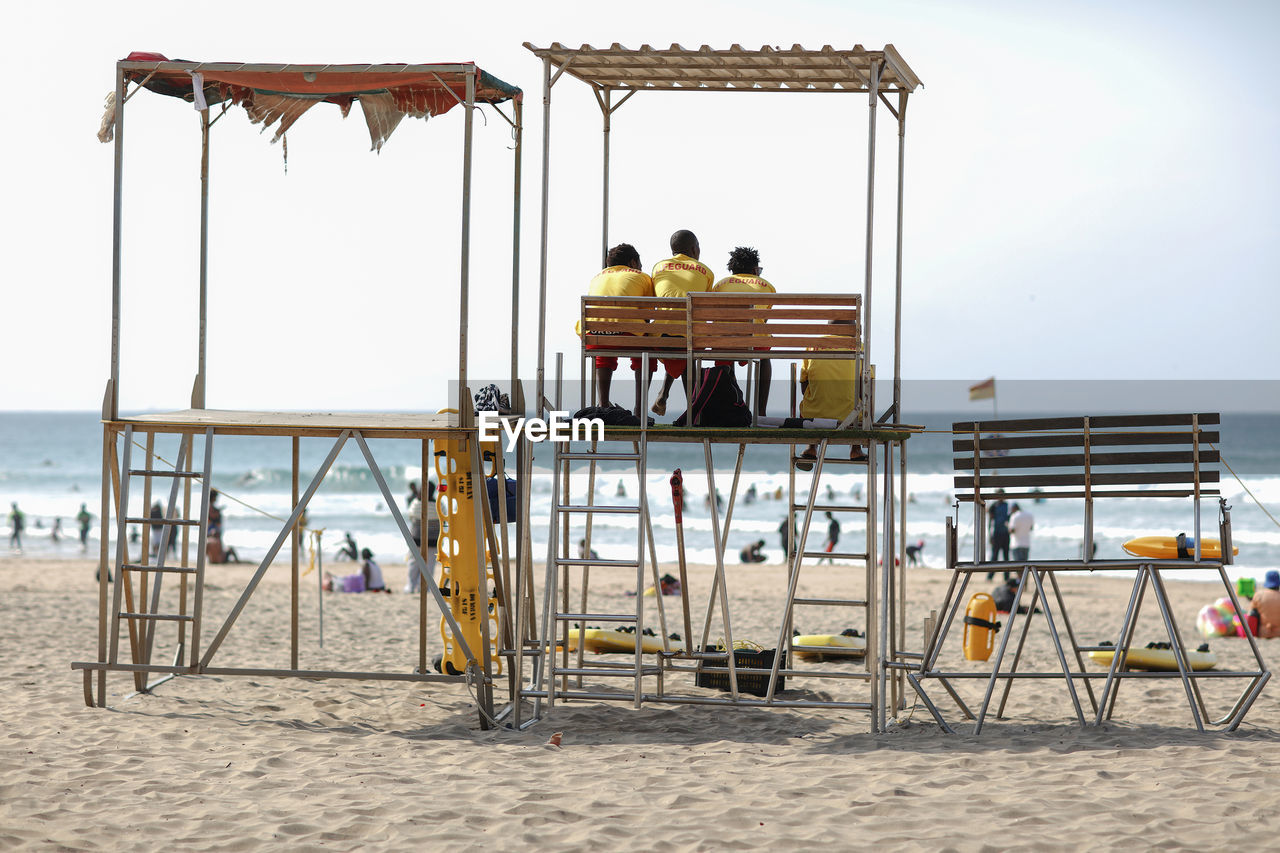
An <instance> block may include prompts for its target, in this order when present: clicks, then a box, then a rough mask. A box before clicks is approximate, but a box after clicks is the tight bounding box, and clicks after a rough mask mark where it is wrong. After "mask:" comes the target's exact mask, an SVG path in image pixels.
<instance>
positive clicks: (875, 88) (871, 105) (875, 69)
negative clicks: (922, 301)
mask: <svg viewBox="0 0 1280 853" xmlns="http://www.w3.org/2000/svg"><path fill="white" fill-rule="evenodd" d="M882 68H883V66H882V65H881V64H880V63H878V62H873V63H872V64H871V85H870V87H869V91H870V94H869V96H868V97H869V98H870V100H869V102H868V105H867V107H868V113H867V259H866V279H865V281H864V282H863V285H862V345H863V347H864V349H865V351H866V353H867V355H868V356H870V355H871V290H872V288H871V255H872V243H873V237H874V233H875V228H874V226H875V196H876V96H877V95H878V94H879V91H880V72H881V70H882ZM869 374H870V371H869V370H864V371H863V373H862V383H863V390H864V393H863V397H862V399H864V400H870V399H871V395H870V394H869V393H867V391H869V389H870V384H871V377H870V375H869ZM874 417H875V413H874V412H872V411H871V407H870V406H867V407H866V409H865V411H864V412H863V416H862V424H863V428H864V429H869V428H870V426H871V420H872V419H873V418H874Z"/></svg>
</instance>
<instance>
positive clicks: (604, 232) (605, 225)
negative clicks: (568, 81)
mask: <svg viewBox="0 0 1280 853" xmlns="http://www.w3.org/2000/svg"><path fill="white" fill-rule="evenodd" d="M612 95H613V92H612V90H610V89H608V88H606V89H605V90H604V100H602V101H601V102H600V111H601V112H602V113H603V114H604V179H603V181H602V182H601V183H602V185H603V187H604V195H603V198H602V200H601V202H600V266H601V267H602V268H603V267H604V265H605V259H606V258H607V257H608V255H609V130H610V124H611V122H612V119H613V109H612V108H611V106H610V104H609V102H610V100H611V99H612Z"/></svg>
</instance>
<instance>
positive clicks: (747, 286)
mask: <svg viewBox="0 0 1280 853" xmlns="http://www.w3.org/2000/svg"><path fill="white" fill-rule="evenodd" d="M761 269H762V268H761V266H760V253H759V252H757V251H756V250H755V249H753V248H751V247H750V246H739V247H738V248H736V249H734V250H733V251H732V252H730V253H729V272H730V273H732V275H730V276H727V277H725V278H722V279H720V280H719V281H717V282H716V284H715V287H713V288H711V291H712V292H713V293H777V292H778V291H776V290H774V287H773V285H772V284H770V283H769V282H767V281H765V280H764V279H763V278H761V277H760V270H761ZM756 349H759V350H765V349H768V347H765V346H761V347H756ZM717 363H719V362H717ZM724 363H725V364H728V363H729V362H724ZM738 363H739V364H746V362H745V361H740V362H738ZM772 380H773V363H772V362H771V361H770V360H769V359H767V358H762V359H760V382H759V384H758V386H757V388H756V414H757V415H760V416H761V417H763V416H764V414H765V407H766V406H768V404H769V383H770V382H771V381H772Z"/></svg>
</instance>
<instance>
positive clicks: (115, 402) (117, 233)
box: [108, 66, 125, 421]
mask: <svg viewBox="0 0 1280 853" xmlns="http://www.w3.org/2000/svg"><path fill="white" fill-rule="evenodd" d="M124 96H125V76H124V70H123V69H121V68H120V67H119V66H117V67H116V145H115V179H114V180H115V197H114V200H113V201H112V233H111V399H110V401H109V403H108V415H109V417H108V419H109V420H113V421H114V420H117V419H118V418H119V417H120V260H121V251H120V246H121V234H122V231H123V228H124V221H123V217H124V205H123V198H124V195H123V193H124Z"/></svg>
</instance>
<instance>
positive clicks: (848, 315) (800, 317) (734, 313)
mask: <svg viewBox="0 0 1280 853" xmlns="http://www.w3.org/2000/svg"><path fill="white" fill-rule="evenodd" d="M690 314H691V315H692V316H693V318H694V321H695V322H701V321H707V322H710V321H715V320H743V319H754V318H756V317H766V318H768V319H774V318H776V319H779V320H795V321H808V322H812V323H814V324H815V325H820V324H822V323H826V322H828V321H830V320H841V321H843V322H848V323H856V322H858V314H859V312H857V311H850V310H848V309H842V308H779V307H776V306H775V307H773V308H762V309H755V308H746V307H743V308H710V307H703V306H700V305H699V306H695V307H694V308H693V309H692V310H691V312H690Z"/></svg>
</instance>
